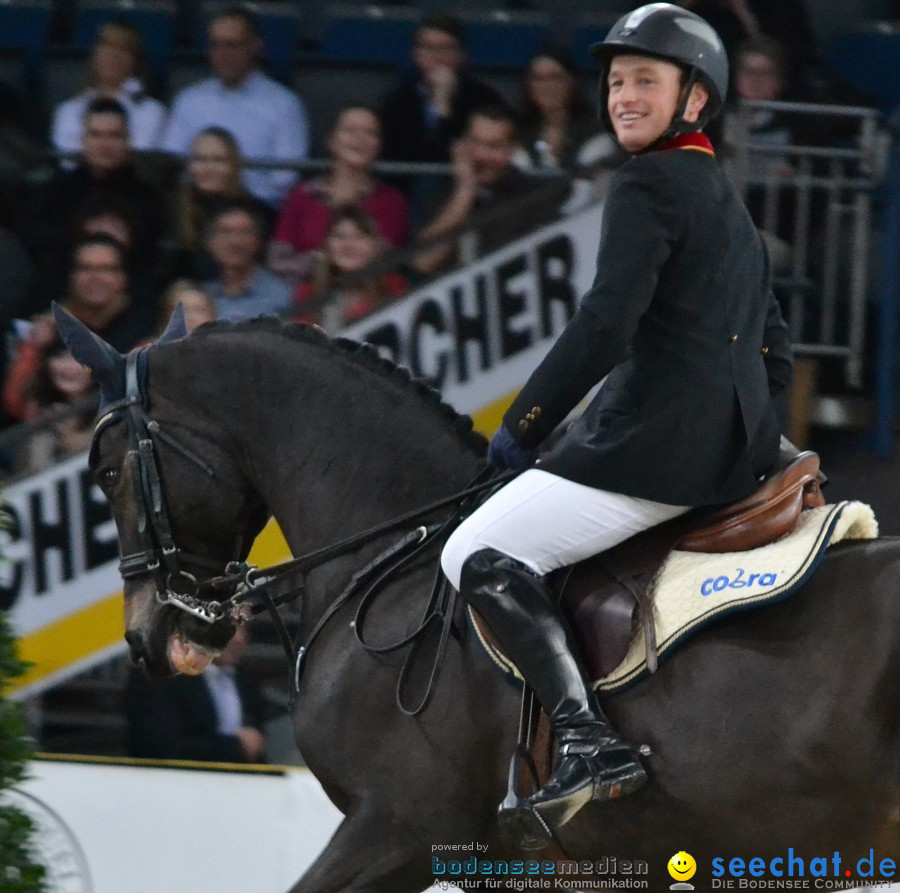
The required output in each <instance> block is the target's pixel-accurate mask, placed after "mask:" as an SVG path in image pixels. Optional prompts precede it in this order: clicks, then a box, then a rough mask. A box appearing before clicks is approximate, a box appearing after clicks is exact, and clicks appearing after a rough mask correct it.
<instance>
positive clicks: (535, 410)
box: [531, 406, 541, 419]
mask: <svg viewBox="0 0 900 893" xmlns="http://www.w3.org/2000/svg"><path fill="white" fill-rule="evenodd" d="M531 414H532V415H533V416H534V417H535V418H536V419H539V418H540V417H541V408H540V406H532V407H531Z"/></svg>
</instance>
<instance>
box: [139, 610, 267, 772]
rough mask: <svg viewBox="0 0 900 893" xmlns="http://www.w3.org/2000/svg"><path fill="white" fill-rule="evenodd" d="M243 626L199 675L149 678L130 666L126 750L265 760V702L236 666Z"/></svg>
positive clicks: (153, 755) (155, 755)
mask: <svg viewBox="0 0 900 893" xmlns="http://www.w3.org/2000/svg"><path fill="white" fill-rule="evenodd" d="M246 648H247V632H246V627H244V626H239V627H238V628H237V630H236V631H235V634H234V637H233V638H232V640H231V642H229V644H228V646H227V648H226V649H225V650H224V651H223V652H222V654H221V655H220V656H219V657H217V658H216V659H215V660H214V661H213V662H212V663H211V664H210V665H209V667H208V668H207V669H206V671H205V672H204V673H203V674H202V675H200V676H173V677H172V678H171V679H165V680H156V679H149V678H148V677H147V676H146V674H145V673H143V672H142V671H141V670H139V669H137V668H133V669H132V671H131V674H130V676H129V678H128V686H127V688H126V690H125V715H126V719H127V721H128V745H127V746H128V753H129V755H130V756H132V757H145V758H150V759H158V760H208V761H214V762H226V763H260V762H264V761H265V748H266V741H265V732H264V728H263V722H264V720H265V718H266V707H265V701H264V699H263V695H262V692H261V691H260V689H259V687H258V685H257V684H256V682H255V681H254V680H253V677H252V676H251V675H250V674H249V673H247V671H246V670H245V669H244V668H243V667H242V666H241V664H240V661H241V658H242V657H243V655H244V653H245V651H246Z"/></svg>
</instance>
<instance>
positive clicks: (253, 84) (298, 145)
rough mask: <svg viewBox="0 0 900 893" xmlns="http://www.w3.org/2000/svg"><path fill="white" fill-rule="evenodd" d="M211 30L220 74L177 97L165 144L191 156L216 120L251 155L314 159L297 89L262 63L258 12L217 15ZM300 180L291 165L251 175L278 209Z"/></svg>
mask: <svg viewBox="0 0 900 893" xmlns="http://www.w3.org/2000/svg"><path fill="white" fill-rule="evenodd" d="M207 35H208V41H209V64H210V68H211V69H212V74H213V76H212V77H210V78H207V79H206V80H203V81H200V83H198V84H195V85H193V86H191V87H187V88H186V89H184V90H182V91H181V92H180V93H179V94H178V95H177V96H176V97H175V101H174V102H173V104H172V111H171V113H170V115H169V119H168V121H167V123H166V129H165V132H164V133H163V138H162V142H161V145H160V148H161V149H162V150H163V151H166V152H171V153H173V154H175V155H178V156H181V157H184V156H186V155H187V154H188V150H189V149H190V146H191V142H192V141H193V139H194V137H195V136H196V135H197V134H198V133H199V132H200V131H201V130H204V129H205V128H207V127H213V126H215V127H223V128H225V129H226V130H228V131H229V132H230V133H232V134H233V135H234V137H235V139H236V140H237V142H238V145H239V146H240V148H241V153H242V155H243V156H244V160H245V161H273V160H274V161H285V162H288V163H290V164H294V163H296V162H298V161H302V160H303V159H304V158H306V155H307V152H308V149H309V124H308V121H307V115H306V109H305V107H304V105H303V103H302V102H301V101H300V99H299V98H298V97H297V96H296V94H294V93H293V92H292V91H291V90H288V89H287V88H286V87H283V86H282V85H281V84H279V83H276V82H275V81H273V80H272V79H271V78H269V77H267V76H266V75H265V74H263V73H262V72H261V71H260V70H259V69H258V67H257V59H258V57H259V54H260V52H261V50H262V39H261V38H260V35H259V23H258V21H257V18H256V16H255V15H254V13H253V12H251V11H250V10H248V9H245V8H244V7H240V6H234V7H228V8H226V9H224V10H222V12H220V13H218V14H217V15H216V16H214V17H213V18H212V20H211V21H210V23H209V27H208V31H207ZM295 179H296V175H295V174H294V172H293V171H291V170H251V171H247V172H246V174H245V176H244V181H245V183H246V185H247V188H248V189H249V190H250V192H251V193H253V195H255V196H256V197H257V198H259V199H261V200H262V201H264V202H266V203H267V204H269V205H272V206H273V207H277V206H278V205H279V203H280V202H281V200H282V198H284V195H285V193H286V192H287V191H288V189H289V188H290V186H291V184H292V183H293V182H294V180H295Z"/></svg>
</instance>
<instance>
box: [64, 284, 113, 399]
mask: <svg viewBox="0 0 900 893" xmlns="http://www.w3.org/2000/svg"><path fill="white" fill-rule="evenodd" d="M53 316H54V317H55V319H56V326H57V328H58V329H59V334H60V337H61V338H62V340H63V343H64V344H65V345H66V347H68V348H69V350H70V351H72V356H73V357H75V359H76V360H78V362H79V363H81V364H82V366H87V367H88V368H89V369H90V370H91V373H92V374H93V377H94V381H96V382H97V384H98V385H100V389H101V391H103V394H104V395H105V396H106V397H107V398H108V399H112V400H115V399H118V398H119V397H120V396H122V395H123V394H124V393H125V357H123V356H122V354H120V353H119V352H118V351H117V350H116V349H115V348H114V347H112V346H111V345H109V344H107V343H106V342H105V341H104V340H103V339H102V338H101V337H100V336H99V335H96V334H94V333H93V332H92V331H91V330H90V329H89V328H88V327H87V326H86V325H85V324H84V323H83V322H82V321H81V320H80V319H76V318H75V317H74V316H72V314H71V313H69V311H68V310H66V309H64V308H63V307H61V306H60V305H59V304H57V303H56V301H54V302H53Z"/></svg>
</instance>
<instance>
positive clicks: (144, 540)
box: [88, 347, 253, 623]
mask: <svg viewBox="0 0 900 893" xmlns="http://www.w3.org/2000/svg"><path fill="white" fill-rule="evenodd" d="M147 350H148V348H147V347H143V348H139V349H138V350H135V351H133V352H132V353H130V354H128V355H127V356H126V358H125V397H124V398H123V399H121V400H115V401H112V402H110V403H107V404H105V405H104V406H102V407H101V415H100V416H99V418H98V419H97V422H96V424H95V426H94V433H93V438H92V440H91V448H90V456H89V463H88V464H89V465H90V466H91V467H92V468H93V467H94V465H95V464H96V455H97V448H98V444H99V440H100V437H101V436H102V434H103V432H104V431H105V430H106V429H107V428H108V427H109V426H110V425H112V424H114V423H116V422H119V421H122V420H124V421H125V422H126V423H127V425H128V441H129V445H128V451H127V453H126V456H125V462H126V464H127V466H128V468H129V470H130V472H131V480H132V486H133V488H134V504H135V509H136V512H137V524H136V527H137V534H138V538H139V546H140V547H139V548H138V549H137V550H136V551H133V552H129V553H127V554H123V555H122V556H121V558H120V560H119V573H120V574H121V575H122V578H123V579H124V580H129V579H133V578H134V577H140V576H143V575H146V574H149V575H150V576H152V578H153V581H154V584H155V587H156V599H157V601H158V602H159V603H160V604H163V605H172V606H173V607H176V608H178V609H180V610H182V611H186V612H187V613H188V614H191V615H192V616H194V617H197V618H198V619H200V620H203V621H205V622H207V623H215V622H216V621H219V620H223V619H225V618H226V617H227V615H228V611H227V608H226V606H225V604H224V603H223V602H218V601H213V600H204V599H200V598H198V597H197V596H198V593H199V592H200V591H201V590H204V589H209V588H222V587H225V586H234V584H239V583H241V582H244V583H246V584H248V585H249V583H250V579H249V576H248V575H249V574H250V572H251V571H252V570H253V568H251V567H250V566H249V565H247V564H246V563H245V562H244V561H242V560H224V561H214V560H211V559H209V558H206V557H204V556H202V555H195V554H193V553H190V552H186V551H185V550H184V549H181V548H180V547H179V546H178V545H177V544H176V543H175V541H174V539H173V536H172V525H171V523H170V521H169V513H168V510H167V508H166V502H165V497H164V494H163V489H162V481H161V478H160V473H159V461H158V452H157V448H156V445H155V443H154V437H156V438H158V439H159V440H161V441H163V442H164V443H166V444H167V445H168V446H170V447H172V448H173V449H174V450H176V452H178V453H179V454H181V455H182V456H183V457H184V458H186V459H187V460H189V461H190V462H192V463H193V464H194V465H196V466H197V467H198V468H200V469H201V470H202V471H203V473H204V474H205V475H207V476H208V477H216V476H217V474H216V471H215V470H214V469H213V468H212V466H210V465H209V463H207V462H206V461H205V460H204V459H203V457H202V456H200V455H198V454H197V453H196V452H195V451H194V450H192V449H191V448H190V447H187V446H185V445H184V444H183V443H181V442H180V441H179V440H177V439H176V438H174V437H173V436H172V435H170V434H169V433H168V432H166V431H164V430H163V429H162V427H161V425H160V423H159V422H157V421H154V420H153V419H151V418H150V417H149V416H148V415H147V411H146V408H145V406H146V402H147V401H146V394H145V393H144V378H145V376H146V364H147ZM242 546H243V544H242V543H240V542H239V543H238V552H239V554H243V549H242ZM186 564H187V565H189V566H191V567H194V568H198V567H199V568H203V569H204V570H209V571H211V572H212V573H213V575H211V576H209V577H207V578H206V579H203V580H198V578H197V576H196V575H195V574H193V573H190V572H189V571H187V570H186V569H185V565H186Z"/></svg>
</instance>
